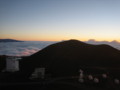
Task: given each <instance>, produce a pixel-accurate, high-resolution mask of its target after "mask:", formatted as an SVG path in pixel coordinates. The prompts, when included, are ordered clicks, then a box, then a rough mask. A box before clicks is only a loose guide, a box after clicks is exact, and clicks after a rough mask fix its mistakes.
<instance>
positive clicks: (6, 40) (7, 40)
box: [0, 39, 23, 42]
mask: <svg viewBox="0 0 120 90" xmlns="http://www.w3.org/2000/svg"><path fill="white" fill-rule="evenodd" d="M0 42H23V41H19V40H14V39H0Z"/></svg>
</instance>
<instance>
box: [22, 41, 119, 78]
mask: <svg viewBox="0 0 120 90" xmlns="http://www.w3.org/2000/svg"><path fill="white" fill-rule="evenodd" d="M119 65H120V51H119V50H117V49H115V48H113V47H111V46H109V45H91V44H86V43H84V42H81V41H78V40H69V41H63V42H59V43H56V44H52V45H50V46H48V47H46V48H44V49H42V50H41V51H39V52H37V53H35V54H33V55H31V56H30V57H28V58H25V59H23V60H21V71H22V72H24V73H26V75H29V74H30V73H31V72H33V70H34V69H35V68H36V67H45V68H46V70H47V71H48V72H49V73H50V74H52V75H54V76H65V75H67V76H68V75H74V74H77V73H78V71H79V69H80V68H82V67H107V68H109V67H120V66H119Z"/></svg>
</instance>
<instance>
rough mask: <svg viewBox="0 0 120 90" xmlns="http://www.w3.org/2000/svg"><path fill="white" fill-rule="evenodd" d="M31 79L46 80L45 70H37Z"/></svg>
mask: <svg viewBox="0 0 120 90" xmlns="http://www.w3.org/2000/svg"><path fill="white" fill-rule="evenodd" d="M30 78H31V79H34V78H41V79H44V78H45V68H36V69H35V71H34V72H33V73H32V75H31V77H30Z"/></svg>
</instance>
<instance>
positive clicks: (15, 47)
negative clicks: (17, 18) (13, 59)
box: [0, 39, 120, 56]
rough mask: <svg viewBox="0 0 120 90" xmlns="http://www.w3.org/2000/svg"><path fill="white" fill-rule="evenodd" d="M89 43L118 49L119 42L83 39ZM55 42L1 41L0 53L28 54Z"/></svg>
mask: <svg viewBox="0 0 120 90" xmlns="http://www.w3.org/2000/svg"><path fill="white" fill-rule="evenodd" d="M85 42H86V43H89V44H108V45H110V46H112V47H114V48H117V49H119V50H120V42H117V41H112V42H108V41H95V40H93V39H91V40H88V41H85ZM53 43H57V42H51V41H25V42H4V43H3V42H2V43H0V55H9V56H29V55H32V54H33V53H36V52H38V51H39V50H41V49H43V48H45V47H47V46H49V45H51V44H53Z"/></svg>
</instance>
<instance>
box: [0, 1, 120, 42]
mask: <svg viewBox="0 0 120 90" xmlns="http://www.w3.org/2000/svg"><path fill="white" fill-rule="evenodd" d="M0 38H1V39H6V38H10V39H17V40H25V41H60V40H68V39H78V40H82V41H84V40H89V39H95V40H98V41H101V40H107V41H112V40H117V41H120V0H0Z"/></svg>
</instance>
